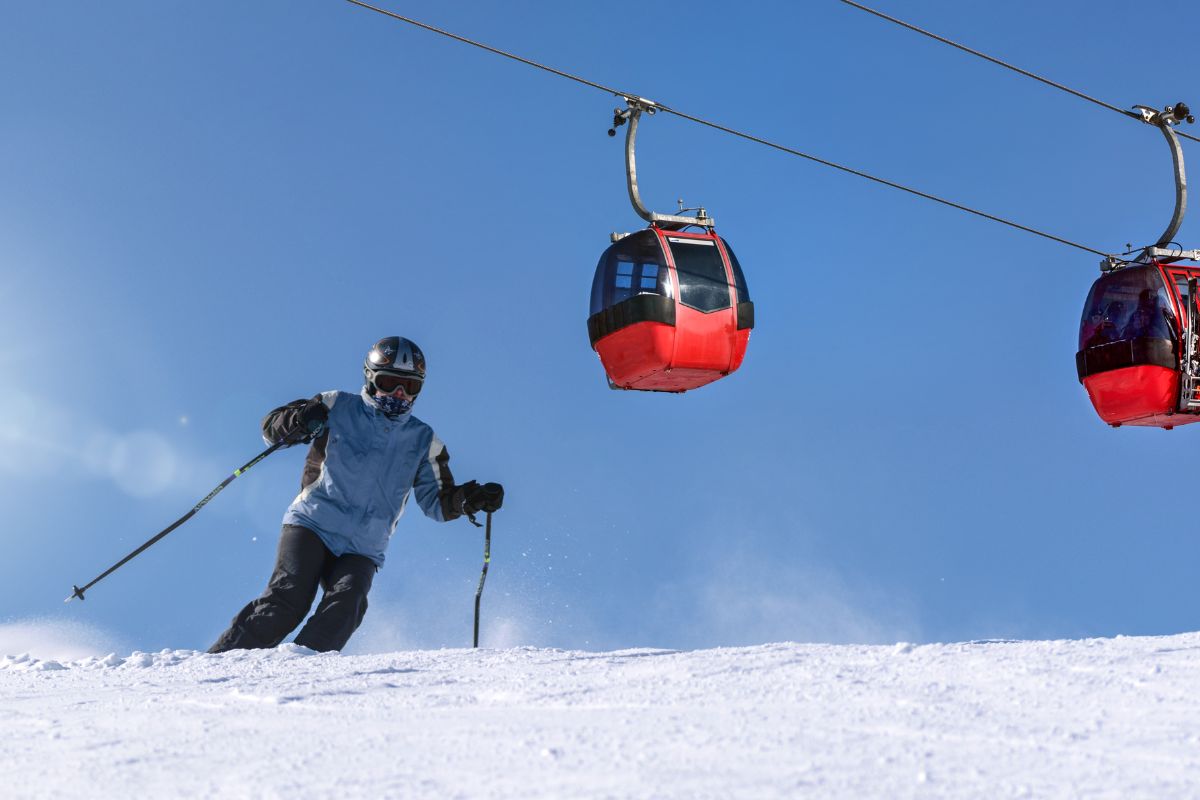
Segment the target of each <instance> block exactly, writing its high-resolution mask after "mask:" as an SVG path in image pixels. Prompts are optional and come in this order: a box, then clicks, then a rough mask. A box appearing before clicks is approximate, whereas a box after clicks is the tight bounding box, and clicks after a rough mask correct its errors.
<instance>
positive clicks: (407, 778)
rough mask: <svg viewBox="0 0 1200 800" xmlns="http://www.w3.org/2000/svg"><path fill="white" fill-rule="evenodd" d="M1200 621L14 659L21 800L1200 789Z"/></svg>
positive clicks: (2, 764)
mask: <svg viewBox="0 0 1200 800" xmlns="http://www.w3.org/2000/svg"><path fill="white" fill-rule="evenodd" d="M1198 690H1200V634H1186V635H1180V636H1170V637H1159V638H1117V639H1091V640H1083V641H1053V642H1033V641H1031V642H970V643H964V644H946V645H924V646H912V645H907V644H899V645H895V646H891V647H879V646H872V647H868V646H845V645H837V646H835V645H811V644H809V645H806V644H770V645H763V646H760V647H747V648H736V649H716V650H701V651H692V652H672V651H661V650H627V651H620V652H611V653H592V652H567V651H561V650H546V649H534V648H518V649H512V650H478V651H470V650H441V651H423V652H399V653H390V654H384V655H360V656H342V655H338V654H323V655H318V654H314V653H312V652H311V651H308V650H305V649H303V648H298V647H296V646H294V645H284V646H283V647H281V648H279V649H278V650H274V651H259V652H248V651H235V652H232V653H226V654H223V655H219V656H210V655H206V654H200V653H196V652H192V651H164V652H161V653H153V654H148V653H134V654H133V655H131V656H128V657H125V658H121V657H117V656H108V657H106V658H96V657H90V658H84V659H80V660H76V661H51V660H40V659H37V658H34V657H31V656H27V655H26V656H6V657H0V781H2V783H0V794H2V795H3V796H4V797H60V796H65V797H84V796H86V797H119V798H126V797H129V796H152V797H197V796H207V797H218V796H219V797H287V798H302V797H334V796H338V797H365V798H376V797H421V798H424V797H429V798H453V797H463V798H469V797H489V798H530V797H540V798H574V797H588V798H602V797H604V798H607V797H639V798H640V797H655V798H658V797H663V798H669V797H676V798H771V797H789V798H790V797H805V796H812V797H822V798H827V797H844V798H863V797H886V798H904V797H955V798H960V797H986V798H1000V797H1112V798H1134V797H1147V798H1167V797H1171V798H1178V797H1197V796H1200V691H1198Z"/></svg>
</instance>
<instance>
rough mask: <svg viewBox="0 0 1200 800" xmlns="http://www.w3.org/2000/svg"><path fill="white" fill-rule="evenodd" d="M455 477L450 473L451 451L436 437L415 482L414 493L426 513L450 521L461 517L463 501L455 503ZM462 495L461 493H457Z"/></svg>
mask: <svg viewBox="0 0 1200 800" xmlns="http://www.w3.org/2000/svg"><path fill="white" fill-rule="evenodd" d="M458 488H459V487H457V486H455V485H454V476H453V475H452V474H451V473H450V453H449V451H447V450H446V445H444V444H442V440H441V439H439V438H437V437H436V436H434V437H433V440H432V441H431V442H430V443H429V452H428V453H426V455H425V458H423V459H421V464H420V465H419V466H418V467H417V478H416V480H415V481H413V494H415V495H416V497H417V503H418V504H419V505H420V506H421V510H422V511H424V512H425V516H427V517H429V518H430V519H436V520H437V521H439V522H449V521H450V520H452V519H458V518H459V517H461V516H462V501H461V498H459V502H458V505H457V506H456V505H455V494H456V491H455V490H456V489H458ZM458 494H459V495H461V494H462V493H461V492H458Z"/></svg>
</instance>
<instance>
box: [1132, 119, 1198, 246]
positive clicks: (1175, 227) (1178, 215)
mask: <svg viewBox="0 0 1200 800" xmlns="http://www.w3.org/2000/svg"><path fill="white" fill-rule="evenodd" d="M1134 108H1135V109H1136V110H1137V112H1138V113H1139V114H1140V115H1141V118H1142V121H1143V122H1145V123H1146V124H1148V125H1154V126H1155V127H1157V128H1158V129H1159V130H1160V131H1162V135H1163V138H1165V139H1166V140H1167V146H1168V147H1170V148H1171V161H1172V163H1173V164H1174V168H1175V210H1174V211H1173V212H1172V213H1171V221H1170V222H1169V223H1168V224H1167V228H1166V230H1164V231H1163V232H1162V235H1161V236H1159V237H1158V239H1157V240H1156V241H1155V243H1154V244H1153V245H1151V246H1150V247H1147V248H1146V249H1145V250H1144V251H1143V252H1142V255H1141V257H1140V258H1139V260H1140V261H1146V262H1149V261H1153V260H1155V259H1162V258H1170V259H1172V260H1178V259H1180V258H1191V259H1196V258H1200V250H1182V249H1180V248H1176V249H1169V248H1168V246H1169V245H1170V244H1171V243H1172V242H1173V241H1174V240H1175V234H1177V233H1178V232H1179V227H1180V226H1181V225H1182V224H1183V216H1184V214H1185V213H1187V172H1186V170H1185V169H1184V164H1183V148H1182V147H1181V146H1180V144H1179V137H1178V136H1176V135H1175V126H1176V125H1180V124H1182V123H1183V122H1188V123H1191V122H1195V117H1193V116H1192V113H1191V109H1189V108H1188V107H1187V105H1186V104H1184V103H1176V104H1175V105H1173V106H1167V107H1166V108H1164V109H1163V110H1162V111H1157V110H1155V109H1153V108H1150V107H1149V106H1134Z"/></svg>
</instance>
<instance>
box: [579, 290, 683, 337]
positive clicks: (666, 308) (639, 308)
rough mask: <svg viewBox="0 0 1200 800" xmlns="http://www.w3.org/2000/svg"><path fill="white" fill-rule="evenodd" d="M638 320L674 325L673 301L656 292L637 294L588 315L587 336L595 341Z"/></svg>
mask: <svg viewBox="0 0 1200 800" xmlns="http://www.w3.org/2000/svg"><path fill="white" fill-rule="evenodd" d="M638 322H661V323H662V324H664V325H671V326H674V325H675V301H674V300H672V299H671V298H669V297H663V296H662V295H657V294H638V295H634V296H633V297H630V298H629V299H628V300H622V301H621V302H619V303H617V304H616V305H615V306H610V307H609V308H605V309H602V310H600V311H597V312H596V313H595V314H592V315H591V316H590V317H588V322H587V325H588V336H589V337H590V338H591V340H592V347H593V348H594V347H595V346H596V342H598V341H600V340H601V339H603V338H604V337H605V336H608V335H609V334H610V333H615V332H617V331H619V330H621V329H622V328H628V327H629V326H630V325H633V324H636V323H638Z"/></svg>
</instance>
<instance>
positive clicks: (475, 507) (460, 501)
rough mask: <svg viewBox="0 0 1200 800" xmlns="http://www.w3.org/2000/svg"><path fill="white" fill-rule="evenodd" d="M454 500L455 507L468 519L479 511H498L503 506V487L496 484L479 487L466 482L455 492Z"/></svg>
mask: <svg viewBox="0 0 1200 800" xmlns="http://www.w3.org/2000/svg"><path fill="white" fill-rule="evenodd" d="M454 500H455V503H454V505H455V507H457V508H459V509H461V510H462V513H464V514H466V515H467V516H468V517H470V516H473V515H475V514H478V513H479V512H480V511H486V512H488V513H491V512H493V511H499V510H500V506H502V505H504V487H503V486H501V485H500V484H498V483H485V484H484V485H483V486H480V485H479V484H478V483H476V482H475V481H467V482H466V483H464V484H463V485H462V486H459V487H458V488H457V489H456V490H455V492H454Z"/></svg>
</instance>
